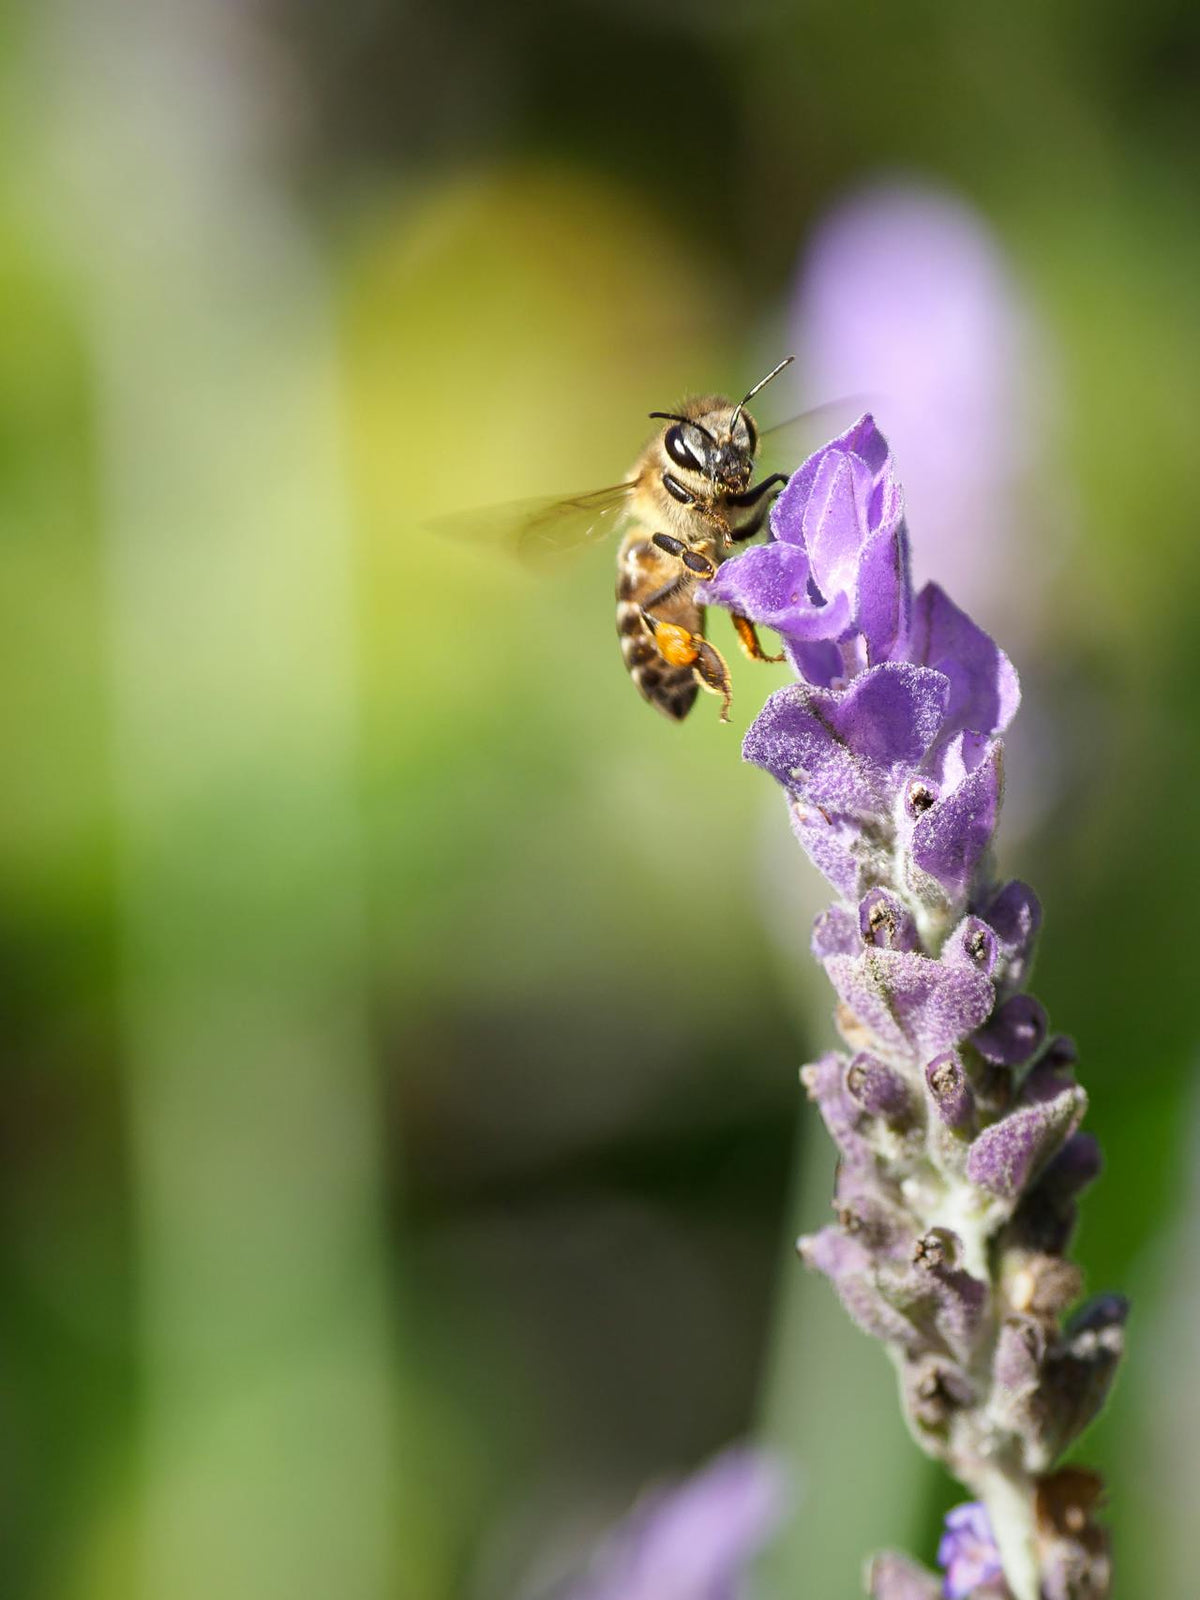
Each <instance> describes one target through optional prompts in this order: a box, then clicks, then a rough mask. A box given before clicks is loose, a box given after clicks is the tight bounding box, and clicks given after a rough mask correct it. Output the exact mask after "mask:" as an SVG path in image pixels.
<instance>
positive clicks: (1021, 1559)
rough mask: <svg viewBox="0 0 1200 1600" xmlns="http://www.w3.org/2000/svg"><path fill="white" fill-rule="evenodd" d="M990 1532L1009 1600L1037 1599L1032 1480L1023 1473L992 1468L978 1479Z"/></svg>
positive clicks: (1038, 1580)
mask: <svg viewBox="0 0 1200 1600" xmlns="http://www.w3.org/2000/svg"><path fill="white" fill-rule="evenodd" d="M977 1493H978V1494H979V1496H980V1498H981V1499H982V1501H983V1503H984V1505H985V1506H986V1507H987V1513H988V1518H989V1520H990V1522H991V1524H992V1535H993V1537H994V1538H995V1541H996V1548H997V1549H998V1550H999V1551H1000V1559H1001V1561H1002V1562H1003V1563H1004V1576H1005V1578H1006V1579H1007V1581H1008V1586H1009V1588H1010V1589H1011V1590H1012V1592H1013V1600H1040V1596H1041V1592H1042V1589H1041V1581H1040V1578H1039V1576H1038V1566H1039V1563H1038V1554H1037V1523H1036V1521H1035V1512H1034V1488H1033V1483H1032V1481H1031V1480H1030V1478H1028V1477H1027V1476H1026V1475H1025V1474H1024V1473H1022V1472H1019V1471H1006V1470H1004V1469H1002V1468H999V1467H998V1468H996V1469H995V1470H993V1471H992V1472H990V1473H988V1474H987V1476H986V1477H984V1478H983V1479H981V1480H980V1482H979V1484H978V1488H977Z"/></svg>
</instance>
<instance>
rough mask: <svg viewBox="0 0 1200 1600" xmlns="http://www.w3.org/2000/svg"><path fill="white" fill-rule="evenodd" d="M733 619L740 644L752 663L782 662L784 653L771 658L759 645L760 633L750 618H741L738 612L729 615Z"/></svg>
mask: <svg viewBox="0 0 1200 1600" xmlns="http://www.w3.org/2000/svg"><path fill="white" fill-rule="evenodd" d="M729 615H730V617H731V618H732V619H733V626H734V629H735V631H736V633H737V636H738V643H739V644H740V645H741V647H742V649H743V650H744V651H745V653H746V655H747V656H748V657H749V658H750V660H751V661H782V660H783V659H784V657H783V652H782V651H780V653H779V654H778V655H777V656H769V655H768V654H767V653H766V651H765V650H764V649H763V647H762V645H761V644H760V643H759V639H758V631H757V629H756V628H755V626H754V624H753V623H752V622H751V621H750V618H749V617H743V616H740V615H739V614H738V613H737V612H736V611H731V612H730V613H729Z"/></svg>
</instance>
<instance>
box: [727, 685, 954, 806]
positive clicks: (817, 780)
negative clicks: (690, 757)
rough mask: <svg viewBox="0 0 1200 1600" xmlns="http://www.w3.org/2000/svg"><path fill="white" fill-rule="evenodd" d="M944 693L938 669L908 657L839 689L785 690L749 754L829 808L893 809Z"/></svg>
mask: <svg viewBox="0 0 1200 1600" xmlns="http://www.w3.org/2000/svg"><path fill="white" fill-rule="evenodd" d="M945 693H946V690H945V684H944V681H943V680H942V679H941V678H940V677H939V675H938V674H937V673H934V672H929V671H927V670H926V669H925V668H922V667H910V666H907V665H905V664H903V663H887V664H885V665H882V666H878V667H872V668H871V670H870V671H869V672H865V673H863V674H862V676H861V677H859V678H856V679H855V680H854V682H853V683H852V684H851V685H850V687H849V688H848V689H846V690H843V691H840V692H839V691H835V690H823V689H810V688H802V687H801V686H799V685H793V686H791V687H789V688H786V689H779V690H777V691H776V692H775V693H774V694H773V695H772V696H771V697H770V699H769V700H768V701H767V703H766V705H765V706H764V707H763V709H762V711H761V712H760V714H759V715H758V717H757V718H756V719H755V721H754V722H753V723H752V724H751V726H750V729H749V731H748V732H747V734H746V738H745V741H744V743H743V745H742V755H743V756H744V757H745V759H746V760H747V761H751V762H753V763H754V765H755V766H758V767H762V768H763V769H764V770H765V771H767V772H769V773H771V775H772V776H773V777H774V778H775V779H776V780H777V781H778V782H779V783H781V784H783V786H784V788H786V789H788V790H790V791H791V792H792V793H793V794H795V795H797V796H798V797H799V798H802V799H803V800H804V801H806V802H807V803H808V804H809V805H812V806H819V807H820V808H821V809H822V810H823V811H825V812H827V813H828V812H839V813H844V814H849V815H856V816H858V815H865V814H877V813H879V812H886V811H890V809H891V806H892V804H893V801H894V796H895V793H896V791H897V788H898V785H899V783H900V780H901V776H902V774H903V772H904V771H905V770H907V769H910V768H912V767H914V766H916V765H917V764H918V763H919V762H920V760H921V758H922V756H923V755H924V753H925V751H926V750H927V749H928V747H929V745H930V742H931V741H932V740H933V738H934V736H935V735H936V733H937V729H938V727H939V725H940V722H941V718H942V712H943V708H944V705H945Z"/></svg>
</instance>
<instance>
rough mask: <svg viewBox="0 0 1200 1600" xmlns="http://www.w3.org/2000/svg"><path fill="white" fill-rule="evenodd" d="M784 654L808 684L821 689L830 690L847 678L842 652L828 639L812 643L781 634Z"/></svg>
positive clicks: (812, 641) (815, 640)
mask: <svg viewBox="0 0 1200 1600" xmlns="http://www.w3.org/2000/svg"><path fill="white" fill-rule="evenodd" d="M780 637H781V639H782V640H783V649H784V654H785V655H786V656H787V658H788V660H789V661H790V662H791V664H792V667H793V669H794V670H795V671H796V672H797V673H799V675H800V676H801V677H802V678H804V679H806V680H807V682H809V683H811V684H813V685H815V687H817V688H819V689H828V688H829V687H830V686H831V685H832V684H834V683H836V682H837V681H838V679H840V678H842V677H844V676H845V666H844V664H843V662H842V652H841V651H840V650H839V649H838V647H837V645H836V644H834V643H833V642H832V640H828V639H814V640H811V641H807V640H803V639H797V638H795V637H794V636H793V635H791V634H787V633H785V634H781V635H780Z"/></svg>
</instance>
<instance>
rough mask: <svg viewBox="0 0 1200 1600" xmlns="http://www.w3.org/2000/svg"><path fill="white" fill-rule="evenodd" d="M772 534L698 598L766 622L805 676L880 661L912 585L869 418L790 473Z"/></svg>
mask: <svg viewBox="0 0 1200 1600" xmlns="http://www.w3.org/2000/svg"><path fill="white" fill-rule="evenodd" d="M771 530H772V532H773V534H774V540H773V541H772V543H770V544H767V545H759V546H756V547H755V548H753V549H751V550H748V551H746V552H745V554H744V555H743V556H742V557H741V558H740V559H739V560H737V561H734V562H726V563H725V565H724V566H723V567H722V568H721V569H720V571H719V572H718V573H717V576H716V578H715V579H714V580H713V581H712V583H710V584H709V585H708V586H707V589H706V591H705V592H706V596H707V598H708V600H709V601H710V602H712V603H714V604H717V605H724V606H729V607H730V608H731V609H732V610H734V611H739V612H741V613H742V614H743V615H745V616H750V617H753V618H754V620H755V621H756V622H761V623H763V624H764V625H765V626H767V627H770V628H774V629H775V631H776V632H777V633H778V634H779V635H780V637H781V639H782V640H783V645H784V649H785V650H786V651H787V653H788V656H789V658H790V659H791V661H792V663H793V665H794V666H795V667H796V669H797V671H799V672H800V673H802V674H803V675H804V676H805V677H806V678H807V679H808V680H809V682H810V683H814V684H817V685H819V686H821V687H828V686H829V685H830V684H832V683H833V682H835V680H838V679H841V678H844V677H849V676H851V675H852V673H853V671H855V670H857V669H858V668H860V667H863V666H869V665H871V664H872V663H874V662H877V661H889V660H891V659H892V658H893V655H894V654H895V653H896V652H897V650H898V649H899V648H900V646H901V645H902V644H903V642H904V641H905V639H906V638H907V635H908V629H909V622H910V617H911V612H912V585H911V583H910V580H909V573H908V535H907V533H906V531H905V527H904V505H903V500H902V498H901V494H900V488H899V485H898V484H897V482H896V478H895V474H894V472H893V470H892V458H891V454H890V452H889V451H888V447H887V443H886V441H885V440H884V438H883V435H882V434H881V433H880V432H879V429H878V428H877V427H876V426H875V423H874V420H873V419H872V418H871V417H869V416H865V417H860V418H859V420H858V421H857V422H856V423H855V424H854V426H853V427H851V428H847V430H846V432H845V433H843V434H841V435H840V436H839V437H838V438H836V439H834V440H833V441H832V442H831V443H829V444H828V445H826V446H825V448H824V449H823V450H818V451H817V452H816V454H815V455H813V456H810V457H809V459H808V460H807V461H806V462H805V463H804V465H803V466H802V467H801V468H800V470H799V472H796V473H793V475H792V478H791V480H790V482H789V483H788V486H787V488H786V489H785V490H784V491H783V493H782V494H781V495H780V497H779V499H778V500H777V501H776V502H775V505H774V506H773V507H772V509H771Z"/></svg>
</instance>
